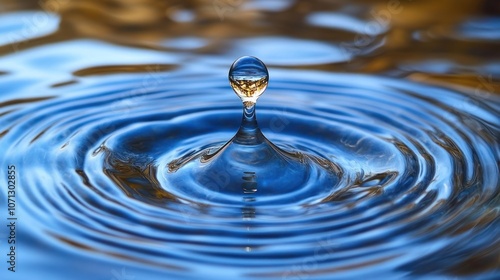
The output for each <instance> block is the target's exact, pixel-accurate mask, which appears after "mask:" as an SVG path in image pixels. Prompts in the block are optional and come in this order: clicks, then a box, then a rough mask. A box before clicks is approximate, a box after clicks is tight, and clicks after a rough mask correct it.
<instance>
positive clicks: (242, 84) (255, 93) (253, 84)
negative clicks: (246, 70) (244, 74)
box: [229, 77, 269, 103]
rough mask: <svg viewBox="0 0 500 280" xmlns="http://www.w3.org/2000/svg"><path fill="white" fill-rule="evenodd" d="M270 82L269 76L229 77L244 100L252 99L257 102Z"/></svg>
mask: <svg viewBox="0 0 500 280" xmlns="http://www.w3.org/2000/svg"><path fill="white" fill-rule="evenodd" d="M268 82H269V79H268V77H262V78H256V79H248V78H245V79H241V80H240V79H235V78H231V79H229V83H230V84H231V87H232V88H233V90H234V92H236V94H237V95H238V96H239V97H240V98H241V100H243V101H244V102H246V101H250V102H253V103H255V102H256V101H257V98H259V97H260V96H261V95H262V93H263V92H264V90H266V88H267V84H268Z"/></svg>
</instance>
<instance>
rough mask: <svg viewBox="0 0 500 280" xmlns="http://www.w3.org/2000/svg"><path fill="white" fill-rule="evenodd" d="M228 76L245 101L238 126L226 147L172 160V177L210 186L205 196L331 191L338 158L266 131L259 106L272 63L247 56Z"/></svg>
mask: <svg viewBox="0 0 500 280" xmlns="http://www.w3.org/2000/svg"><path fill="white" fill-rule="evenodd" d="M228 76H229V83H230V85H231V87H232V88H233V90H234V92H235V93H236V95H238V96H239V97H240V99H241V101H242V102H243V116H242V121H241V125H240V128H239V129H238V132H237V133H236V134H235V135H234V137H233V138H232V139H231V140H229V141H228V142H227V143H226V144H224V145H222V146H220V147H217V148H207V149H205V150H202V151H200V152H198V153H194V154H193V153H189V154H187V155H186V156H184V157H182V158H179V159H175V160H173V161H171V162H170V163H169V164H168V170H169V173H170V175H168V176H167V179H168V181H169V182H170V183H172V185H174V186H176V187H177V188H180V189H183V190H185V191H186V192H189V193H190V194H193V191H192V189H193V188H196V187H195V186H201V188H204V189H205V190H206V192H205V191H204V192H201V193H200V194H201V195H202V196H203V197H201V198H205V199H206V198H207V197H209V199H210V200H212V201H225V202H228V201H234V202H236V201H237V202H238V203H243V202H244V203H245V204H248V205H253V204H256V203H263V202H265V201H268V202H270V201H275V200H276V199H277V200H288V199H294V197H295V199H296V198H297V197H296V195H300V193H303V194H305V193H307V192H308V191H307V189H316V191H318V192H328V191H331V187H332V186H333V185H334V184H335V182H336V181H337V180H338V176H337V175H338V174H337V173H338V172H337V171H338V169H337V168H336V167H335V165H334V164H333V163H331V162H330V161H328V160H327V159H324V158H318V157H316V156H312V155H307V154H304V153H301V152H297V151H286V150H283V149H282V148H280V147H278V146H276V145H275V144H273V143H272V142H271V141H269V140H268V139H267V138H266V137H265V136H264V135H263V134H262V132H261V130H260V128H259V125H258V124H257V117H256V113H255V106H256V102H257V99H258V98H259V97H260V96H261V95H262V94H263V93H264V91H265V90H266V88H267V85H268V82H269V73H268V70H267V67H266V65H265V64H264V63H263V62H262V61H260V60H259V59H257V58H255V57H252V56H244V57H241V58H239V59H237V60H236V61H235V62H234V63H233V64H232V66H231V68H230V70H229V75H228ZM186 182H192V183H195V184H194V186H193V185H188V184H186ZM311 186H319V187H311ZM301 189H304V191H301ZM207 193H209V194H207ZM309 195H310V194H309Z"/></svg>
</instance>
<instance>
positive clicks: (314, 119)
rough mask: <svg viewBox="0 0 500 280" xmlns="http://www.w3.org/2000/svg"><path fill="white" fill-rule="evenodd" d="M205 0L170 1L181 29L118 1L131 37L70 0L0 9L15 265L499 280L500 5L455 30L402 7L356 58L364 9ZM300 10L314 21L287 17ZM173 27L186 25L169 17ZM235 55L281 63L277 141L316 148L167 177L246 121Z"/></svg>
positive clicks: (88, 274)
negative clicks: (499, 29) (295, 169)
mask: <svg viewBox="0 0 500 280" xmlns="http://www.w3.org/2000/svg"><path fill="white" fill-rule="evenodd" d="M201 2H203V1H201ZM201 2H200V3H201ZM236 2H238V1H235V3H236ZM271 2H272V3H271ZM485 2H487V1H485ZM0 3H1V2H0ZM89 3H92V5H97V6H98V5H99V4H97V2H96V3H93V2H92V1H91V2H89ZM200 3H198V4H197V6H195V7H194V8H188V7H185V8H179V7H176V8H175V9H174V8H172V9H168V10H167V11H169V13H171V14H169V13H167V16H169V19H168V22H169V23H170V25H168V24H166V23H162V21H161V20H157V21H154V19H155V18H154V17H152V16H151V17H147V16H145V17H144V18H142V21H143V22H144V25H140V24H139V25H140V26H142V28H143V30H142V31H141V32H137V33H134V32H133V31H128V29H127V28H125V27H124V30H121V29H120V28H118V27H117V26H118V25H119V24H123V25H124V26H128V25H126V24H125V23H124V22H119V23H114V24H112V21H111V22H108V21H107V20H104V19H105V17H102V18H103V20H102V21H97V23H96V24H97V26H99V27H107V28H109V29H112V28H117V30H115V31H116V32H111V31H109V30H108V31H109V32H107V31H106V30H107V29H106V28H104V29H103V30H95V31H93V30H94V29H93V28H92V26H94V25H91V22H93V21H92V20H91V19H92V17H90V16H89V15H88V14H87V13H86V12H85V11H86V10H85V9H84V8H82V7H79V6H74V7H72V6H71V4H68V5H69V7H66V8H64V9H62V8H61V10H60V11H59V14H56V13H50V14H49V13H47V12H45V13H44V14H47V15H48V16H47V18H46V21H43V24H42V21H41V20H42V18H41V14H39V18H38V21H36V17H35V16H36V15H37V13H41V12H40V11H38V12H36V11H29V10H27V11H21V12H18V11H17V10H16V9H21V8H16V9H14V8H11V9H12V10H8V11H6V12H4V13H3V14H0V37H1V38H2V39H1V40H0V44H1V46H0V90H1V95H0V149H1V157H0V174H1V178H4V179H2V180H3V181H2V182H1V183H0V185H1V186H2V188H1V189H2V191H1V192H0V199H1V203H0V219H1V220H2V227H3V229H2V230H1V231H0V234H1V235H0V236H1V239H2V241H0V244H1V245H0V250H1V254H0V255H1V256H2V258H1V263H2V265H1V267H0V276H1V277H0V278H1V279H56V280H57V279H117V280H125V279H207V278H210V277H212V278H218V279H356V278H366V279H373V278H377V279H400V278H411V279H414V278H421V279H456V278H460V279H462V278H464V279H495V278H498V277H500V270H499V263H498V259H499V256H500V249H499V248H500V246H498V245H499V243H500V236H499V234H498V228H499V226H500V218H499V214H498V211H499V208H498V205H499V199H500V184H499V177H500V176H499V172H500V171H499V168H498V162H499V161H500V146H499V142H498V139H499V136H500V125H499V122H498V119H499V116H500V114H499V112H500V97H499V96H498V83H497V81H498V78H499V77H500V64H499V60H498V55H497V54H496V52H495V51H494V49H495V47H496V44H497V39H498V36H497V35H498V34H495V30H496V29H495V28H493V26H495V25H496V23H497V22H498V19H496V18H495V17H493V18H492V16H484V17H483V16H480V15H477V14H473V12H472V11H471V12H470V14H469V15H468V16H464V15H462V18H461V21H459V22H457V23H456V24H455V25H452V26H450V23H447V24H444V23H442V25H441V27H442V30H441V29H438V28H436V29H433V27H432V26H419V27H411V28H410V27H407V26H406V25H404V24H403V23H400V22H399V20H400V18H399V17H397V15H394V17H393V22H392V23H391V25H390V26H387V28H386V29H379V30H372V31H373V32H371V33H368V34H369V37H370V38H371V39H372V41H371V43H370V44H368V45H360V46H358V47H357V48H358V49H356V50H359V51H354V50H355V49H353V47H352V46H353V45H349V48H348V49H347V50H348V51H347V52H346V48H345V46H346V43H347V44H351V43H352V44H354V42H355V39H353V36H355V35H356V34H358V33H359V32H363V31H359V30H360V28H361V29H362V28H363V25H365V24H368V23H369V22H370V20H371V18H370V14H369V12H368V13H363V12H361V11H362V10H363V9H362V7H365V6H363V5H362V4H359V3H357V4H356V3H351V4H345V5H344V6H339V4H331V6H328V4H321V3H319V2H316V1H311V3H312V4H310V6H307V7H305V8H304V7H302V8H300V7H299V6H300V5H299V4H297V3H295V2H294V1H290V3H291V4H289V5H285V4H278V3H281V2H280V1H270V3H268V4H266V3H267V2H266V3H264V2H263V1H248V3H246V4H234V3H233V4H234V5H232V6H224V7H226V8H228V9H229V8H232V9H233V10H232V12H229V10H227V11H228V12H227V13H226V14H225V17H224V19H222V20H221V19H220V17H219V15H220V13H217V12H216V11H212V14H210V15H205V17H210V16H212V17H213V18H212V20H213V21H209V22H208V23H206V25H200V26H205V28H206V29H203V30H201V31H195V30H198V29H196V28H194V27H193V26H196V22H202V21H203V17H204V16H203V15H204V14H203V12H202V11H206V10H211V9H214V6H213V3H211V2H210V1H208V2H206V3H205V2H203V3H205V4H203V3H201V4H200ZM220 3H222V4H224V3H225V4H224V5H229V4H227V3H226V2H223V1H222V2H220ZM360 3H361V2H360ZM380 3H384V2H383V1H381V2H380ZM149 4H151V3H149ZM222 4H221V5H222ZM89 5H90V4H89ZM304 5H305V4H304ZM322 5H327V6H328V9H326V8H325V7H324V6H322ZM428 5H429V6H432V5H431V4H428ZM436 5H438V4H436ZM438 6H439V5H438ZM6 7H11V6H6ZM141 7H142V6H141ZM148 7H150V6H148V5H145V6H144V7H143V8H145V9H146V8H148ZM342 7H343V8H342ZM374 7H378V6H374ZM71 8H73V10H72V9H71ZM365 8H366V9H367V11H369V10H370V9H369V7H368V6H366V7H365ZM410 8H412V9H410ZM406 9H407V11H410V10H411V11H415V13H416V14H423V12H418V10H417V9H418V7H417V6H406ZM21 10H22V9H21ZM154 10H155V9H151V11H154ZM72 11H73V14H72ZM147 11H149V10H147ZM252 11H254V13H252ZM256 11H257V12H256ZM300 11H305V13H306V14H307V15H306V16H304V17H302V18H300V21H301V23H302V24H303V25H301V26H303V28H304V29H303V30H297V29H294V28H291V29H288V28H285V27H281V28H280V26H281V25H280V22H281V24H285V23H283V22H286V21H287V20H288V18H289V17H290V16H296V15H297V14H300ZM144 13H145V12H144ZM238 13H241V14H238ZM255 13H257V14H255ZM476 13H479V12H478V11H476ZM280 14H282V15H283V17H281V18H280ZM77 15H80V16H81V18H78V17H77ZM148 15H149V14H148ZM235 15H239V16H236V17H235ZM284 15H287V17H285V16H284ZM86 16H88V17H89V18H86ZM337 16H338V17H337ZM239 17H241V18H239ZM117 18H118V19H117V20H119V19H120V18H119V17H117ZM124 18H127V17H124ZM23 19H24V20H23ZM149 19H150V21H148V20H149ZM257 19H259V20H257ZM296 19H297V18H296ZM121 20H123V18H122V19H121ZM130 20H132V17H130ZM297 20H298V19H297ZM254 21H255V22H254ZM23 22H24V24H23ZM36 22H38V24H36ZM75 22H76V23H79V24H80V25H78V24H76V23H75ZM422 22H423V20H422ZM236 23H239V25H237V24H236ZM259 23H260V24H261V25H264V26H265V25H266V24H267V25H270V26H271V27H273V28H270V29H267V30H262V29H261V28H262V26H261V25H259ZM57 24H59V27H58V29H57V28H55V27H54V26H57ZM71 24H75V25H74V26H75V27H74V31H73V32H69V31H68V30H67V28H69V27H68V26H70V25H71ZM148 24H149V25H148ZM162 24H163V25H165V28H166V29H168V30H167V31H168V32H171V35H169V33H168V32H167V31H165V32H166V33H161V34H160V35H158V34H156V33H154V32H156V31H154V30H156V29H154V27H155V26H163V25H162ZM422 24H423V23H422ZM191 25H193V26H191ZM285 25H286V24H285ZM33 26H38V28H34V27H33ZM189 26H191V27H193V28H194V29H190V28H188V27H189ZM245 26H246V27H247V28H246V29H245V28H244V27H245ZM174 27H177V28H179V29H181V28H184V29H182V31H179V32H180V33H175V28H174ZM210 27H212V28H214V30H217V28H222V29H223V30H226V31H225V33H224V32H222V31H221V32H222V33H219V32H215V33H213V32H212V31H210V30H209V29H210ZM94 28H95V26H94ZM224 28H225V29H224ZM398 28H400V29H399V31H397V30H398ZM401 28H402V29H401ZM236 29H238V31H239V32H240V33H239V34H240V35H239V36H235V35H234V34H237V33H236V31H237V30H236ZM131 30H132V29H131ZM152 30H153V31H152ZM391 30H392V31H391ZM394 30H396V31H394ZM443 30H451V31H453V32H451V31H450V32H443ZM403 31H404V32H407V33H405V34H406V35H408V36H400V37H402V38H404V40H410V41H409V42H406V41H405V42H401V40H403V39H401V40H399V41H398V40H396V38H395V37H394V36H395V35H393V34H394V32H403ZM92 32H95V33H92ZM128 32H130V33H128ZM158 32H160V31H158ZM162 32H163V31H162ZM252 32H253V33H252ZM314 32H317V33H314ZM391 32H392V33H391ZM440 32H442V33H440ZM250 33H251V34H250ZM143 34H146V35H148V36H149V37H148V36H146V35H143ZM214 34H219V35H217V36H219V37H217V36H214ZM314 34H318V35H314ZM97 35H99V36H97ZM16 36H17V37H16ZM224 36H226V37H224ZM396 37H397V36H396ZM5 38H7V39H5ZM9 38H20V39H19V40H17V39H16V40H14V39H9ZM397 38H399V37H397ZM404 40H403V41H404ZM447 40H448V41H447ZM445 41H446V42H445ZM398 42H399V43H398ZM398 44H399V45H398ZM412 44H417V45H419V47H420V48H417V47H416V46H413V47H412V46H411V45H412ZM343 46H344V47H343ZM457 49H458V51H457ZM471 49H476V50H482V51H477V52H473V53H471V51H469V50H471ZM401 53H402V54H401ZM241 55H255V56H257V57H259V58H260V59H262V61H264V63H266V64H267V66H268V69H269V85H268V88H267V90H266V92H265V93H264V94H263V95H262V96H261V97H260V98H259V100H258V102H257V105H256V112H257V120H258V124H259V127H260V129H261V130H262V133H263V135H264V136H265V137H266V139H268V140H269V141H270V142H272V143H273V145H276V147H277V148H278V149H280V150H283V151H286V152H290V153H300V154H302V155H305V156H306V158H307V160H304V162H305V163H304V164H305V165H304V166H306V167H308V168H309V169H307V170H309V171H310V172H309V173H301V174H308V177H307V178H305V179H304V178H302V179H303V181H300V180H296V178H297V177H294V176H296V174H295V175H294V174H291V175H290V174H289V173H287V172H289V169H287V168H286V166H285V167H283V168H276V170H268V171H266V172H269V173H271V174H272V173H275V177H271V176H269V175H266V176H269V177H266V178H268V180H266V182H272V184H271V185H268V186H267V187H266V184H257V185H252V186H254V187H255V186H256V191H253V189H252V191H248V190H245V189H244V190H242V189H241V185H234V183H233V181H232V179H228V178H233V177H232V174H233V172H232V171H233V170H235V169H234V168H236V167H237V166H236V165H234V166H231V165H230V164H229V163H228V166H226V167H224V166H222V167H220V168H219V167H218V168H217V170H220V173H217V174H215V175H213V174H214V173H210V174H212V175H210V176H208V177H206V178H204V179H200V178H197V177H196V176H198V175H199V174H201V175H203V174H207V173H203V171H200V170H203V169H197V168H203V167H204V165H203V164H201V163H200V162H199V159H198V158H196V159H194V160H193V161H191V163H192V166H188V165H186V166H183V167H181V168H180V169H179V171H178V172H179V173H178V174H180V175H179V176H178V177H175V180H174V179H172V176H175V175H173V174H177V173H175V172H174V173H172V172H171V170H169V166H171V165H170V164H171V163H172V161H175V160H178V159H180V158H184V157H186V156H189V155H191V154H196V153H197V152H200V151H204V150H209V151H215V150H217V149H219V148H220V147H222V145H224V144H225V143H227V141H229V140H230V139H231V138H232V137H233V136H234V135H235V134H236V133H237V131H238V129H239V127H240V124H241V120H242V103H241V101H240V100H239V98H238V97H237V96H235V94H234V93H233V92H232V89H231V87H230V86H229V83H228V77H227V75H228V70H229V67H230V66H231V63H232V62H233V60H234V59H236V58H238V57H239V56H241ZM471 61H473V62H471ZM250 154H251V153H250ZM228 158H229V159H230V158H231V156H230V155H225V156H224V160H226V159H228ZM319 159H320V160H319ZM238 160H241V159H235V162H237V161H238ZM224 162H225V161H224ZM242 162H244V161H242ZM320 163H323V166H321V164H320ZM325 163H327V164H325ZM218 164H219V165H217V166H221V164H220V162H219V163H218ZM290 164H291V165H293V164H294V163H293V162H290ZM222 165H223V164H222ZM9 166H15V170H16V178H15V180H16V183H15V185H16V189H15V201H16V206H15V217H16V218H17V220H16V251H15V252H16V265H15V269H16V272H11V271H9V270H8V267H9V266H10V265H9V264H8V263H7V262H6V261H7V258H8V257H7V256H6V254H7V253H8V252H9V251H10V249H9V248H8V244H7V240H8V238H9V234H10V233H9V232H8V231H6V230H5V228H6V226H5V225H7V224H8V220H7V218H8V217H9V212H8V205H7V196H8V193H7V184H8V183H7V179H5V178H8V174H7V172H8V170H9V169H8V167H9ZM193 166H194V167H193ZM200 166H201V167H200ZM235 166H236V167H235ZM325 166H326V167H325ZM183 168H187V169H183ZM189 168H194V169H189ZM273 169H274V168H273ZM183 170H185V171H183ZM192 170H195V171H196V172H199V173H196V172H195V173H190V172H191V171H192ZM249 171H251V170H249ZM182 172H184V173H182ZM262 172H264V171H261V173H259V172H257V173H256V174H250V173H248V174H247V173H245V174H246V175H244V176H247V177H245V178H247V179H248V180H253V179H252V178H254V177H252V176H254V175H256V178H257V179H256V180H257V182H260V181H259V178H261V177H260V174H262ZM329 172H330V173H329ZM193 174H195V175H193ZM197 174H198V175H197ZM266 174H267V173H266ZM325 174H326V175H325ZM184 178H185V180H184ZM276 178H279V179H276ZM247 179H244V180H247ZM297 182H300V183H297ZM240 190H242V191H241V192H239V191H240ZM3 224H5V225H3Z"/></svg>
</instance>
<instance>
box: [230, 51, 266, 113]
mask: <svg viewBox="0 0 500 280" xmlns="http://www.w3.org/2000/svg"><path fill="white" fill-rule="evenodd" d="M268 82H269V72H268V71H267V67H266V65H265V64H264V63H263V62H262V61H260V60H259V59H258V58H256V57H253V56H243V57H241V58H239V59H237V60H236V61H235V62H234V63H233V65H231V68H230V69H229V83H230V84H231V87H232V88H233V90H234V92H235V93H236V94H237V95H238V96H239V97H240V98H241V100H242V101H243V102H244V103H247V102H250V103H256V102H257V99H258V98H259V97H260V96H261V95H262V93H264V91H265V90H266V88H267V84H268ZM248 105H250V104H248ZM245 106H247V104H245Z"/></svg>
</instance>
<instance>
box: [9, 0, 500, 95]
mask: <svg viewBox="0 0 500 280" xmlns="http://www.w3.org/2000/svg"><path fill="white" fill-rule="evenodd" d="M250 2H252V1H245V0H240V1H229V0H216V1H214V0H198V1H195V0H190V1H153V0H121V1H118V0H104V1H102V0H93V1H89V0H87V1H68V0H42V1H35V0H33V1H15V0H0V4H1V6H2V7H3V11H4V12H9V11H14V10H22V9H38V10H41V11H46V12H54V13H57V14H59V15H60V17H61V22H60V26H59V30H58V31H57V32H55V33H53V34H51V35H48V36H45V37H43V38H37V39H30V40H26V41H23V42H21V43H19V44H17V46H16V47H18V48H19V49H28V48H32V47H35V46H39V45H44V44H47V43H50V42H54V41H61V40H67V39H70V38H82V37H84V38H85V37H88V38H97V39H100V40H105V41H108V42H112V43H117V44H121V45H130V46H135V47H142V48H150V49H159V50H161V49H165V50H168V51H171V52H183V53H186V52H187V53H193V54H200V53H201V54H220V53H224V52H225V51H226V50H227V48H228V46H227V42H230V41H231V40H232V39H236V38H246V37H254V36H288V37H293V38H299V39H312V40H318V41H322V42H330V43H334V44H344V46H346V47H347V50H348V51H349V52H352V53H353V54H355V56H354V57H353V59H351V60H349V61H346V62H342V63H325V64H319V65H318V64H315V65H304V66H301V67H303V68H312V69H321V70H331V71H342V72H344V71H347V72H363V73H384V74H390V75H405V76H407V75H409V78H410V79H415V80H418V81H426V82H430V83H439V84H452V85H461V86H465V87H471V88H478V87H485V86H488V91H490V92H492V91H494V92H498V91H499V88H498V78H499V77H488V75H487V73H477V71H475V70H476V69H477V67H478V66H480V65H481V64H483V63H488V62H490V61H492V59H498V58H499V53H498V52H497V51H496V50H497V49H498V44H499V43H498V42H491V41H489V42H484V41H481V40H469V39H464V40H461V39H460V38H454V37H453V36H451V35H453V33H454V32H455V31H454V27H455V26H456V25H457V24H459V23H461V22H467V21H468V20H470V19H471V18H477V17H483V16H489V15H495V14H498V13H500V2H498V1H495V0H482V1H476V0H470V1H460V3H457V1H453V0H442V1H432V0H428V1H424V0H421V1H403V0H401V1H387V0H381V1H371V0H370V1H319V0H315V1H284V2H289V3H291V4H290V5H288V6H287V7H284V8H283V9H280V10H265V9H252V8H251V6H250V7H248V5H247V4H249V3H250ZM330 2H332V3H330ZM317 12H336V13H343V14H347V15H349V16H352V17H354V18H358V19H361V20H363V21H365V22H367V23H369V24H371V26H369V25H367V26H365V28H366V31H369V30H375V31H377V29H379V30H380V29H381V26H387V27H388V30H387V31H386V32H382V33H383V34H382V35H383V36H382V35H378V36H369V35H367V34H361V33H355V32H345V31H342V30H341V29H331V28H325V27H321V26H314V25H310V24H308V23H307V22H306V18H307V16H308V15H311V14H313V13H317ZM377 23H379V25H377ZM185 36H190V37H196V38H203V39H205V40H207V44H206V45H205V46H203V47H200V48H196V49H194V50H193V49H191V50H185V49H175V48H174V49H172V48H168V47H165V46H162V45H161V44H160V42H161V41H164V40H167V39H169V38H177V37H185ZM415 37H419V39H418V40H417V39H415ZM382 40H383V41H382ZM381 42H382V43H383V47H382V48H378V49H377V50H376V51H375V52H372V53H370V52H369V51H367V50H369V49H370V48H372V47H373V45H374V44H380V43H381ZM13 51H15V50H13V48H12V46H10V45H4V46H0V54H6V53H10V52H13ZM425 60H445V61H451V62H453V63H456V64H458V65H461V66H463V67H462V68H461V70H460V69H451V70H450V71H449V73H439V74H436V73H434V74H426V73H418V74H417V75H412V73H411V72H413V71H403V69H402V68H404V69H407V68H411V67H406V66H408V65H411V64H412V63H418V62H420V61H425ZM295 67H296V66H295ZM100 70H102V69H96V71H100ZM136 71H138V72H140V71H144V69H142V70H141V67H138V69H136ZM478 74H479V75H481V76H485V78H483V79H478ZM485 84H487V85H485Z"/></svg>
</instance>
